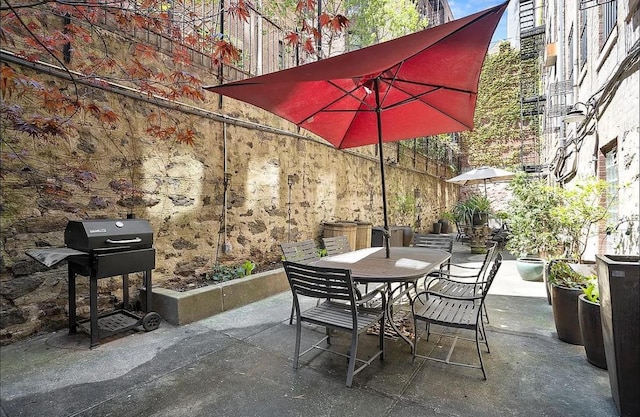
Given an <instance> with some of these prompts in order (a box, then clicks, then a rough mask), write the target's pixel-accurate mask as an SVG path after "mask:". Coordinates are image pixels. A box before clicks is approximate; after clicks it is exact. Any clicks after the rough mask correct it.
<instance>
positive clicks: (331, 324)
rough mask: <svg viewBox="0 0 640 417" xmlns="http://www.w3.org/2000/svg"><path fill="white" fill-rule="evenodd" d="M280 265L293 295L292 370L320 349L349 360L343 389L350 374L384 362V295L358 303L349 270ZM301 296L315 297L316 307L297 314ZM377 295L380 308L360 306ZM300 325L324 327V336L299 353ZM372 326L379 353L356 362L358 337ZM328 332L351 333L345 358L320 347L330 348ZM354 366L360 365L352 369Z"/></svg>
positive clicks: (366, 297) (349, 382)
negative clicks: (376, 333)
mask: <svg viewBox="0 0 640 417" xmlns="http://www.w3.org/2000/svg"><path fill="white" fill-rule="evenodd" d="M283 265H284V270H285V272H286V274H287V279H288V280H289V285H290V286H291V292H292V293H293V304H294V306H295V310H296V316H297V318H298V319H297V320H296V346H295V353H294V357H293V367H294V368H295V369H297V368H298V360H299V358H300V357H301V356H303V355H304V354H306V353H307V352H310V351H311V350H313V349H320V350H323V351H326V352H330V353H333V354H337V355H340V356H343V357H346V358H348V359H349V365H348V368H347V387H350V386H351V383H352V381H353V376H354V375H356V374H357V373H359V372H360V371H361V370H363V369H364V368H365V367H366V366H368V365H370V364H371V363H372V362H373V360H374V359H376V358H377V357H380V359H381V360H382V359H384V312H385V309H386V298H385V295H384V292H383V291H377V293H379V294H376V292H372V293H371V294H370V295H368V296H365V297H363V298H362V299H361V300H358V299H357V297H356V290H355V287H354V283H353V278H352V277H351V271H349V270H348V269H338V268H322V267H317V266H311V265H304V264H297V263H293V262H288V261H284V262H283ZM301 295H303V296H306V297H312V298H317V299H318V301H319V304H318V305H317V306H315V307H312V308H310V309H307V310H304V311H301V310H300V302H299V299H298V297H299V296H301ZM377 295H379V296H380V297H382V306H381V307H379V308H367V307H364V306H363V305H364V304H365V303H366V302H367V301H369V300H370V299H371V298H373V297H374V296H377ZM323 300H324V301H323ZM302 322H307V323H311V324H315V325H318V326H323V327H325V328H326V336H325V337H324V338H322V339H321V340H320V341H319V342H317V343H315V344H314V345H313V346H311V347H310V348H309V349H307V350H305V351H304V352H302V353H300V336H301V333H302ZM376 323H378V324H379V325H380V332H379V333H380V335H379V350H378V351H377V352H376V353H375V354H373V355H372V356H371V358H370V359H368V360H362V359H358V358H357V351H358V336H359V335H360V334H362V333H364V332H366V331H367V329H368V328H369V327H371V326H372V325H374V324H376ZM332 330H337V331H342V332H347V333H351V346H350V348H349V353H348V354H346V355H345V354H343V353H341V352H337V351H335V350H331V349H328V348H325V347H322V346H320V344H322V343H323V342H325V341H326V343H327V345H329V346H330V345H331V331H332ZM356 363H361V364H362V365H360V366H359V367H357V368H356Z"/></svg>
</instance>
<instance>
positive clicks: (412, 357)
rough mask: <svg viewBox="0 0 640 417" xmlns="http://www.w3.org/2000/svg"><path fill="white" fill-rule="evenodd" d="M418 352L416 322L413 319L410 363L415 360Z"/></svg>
mask: <svg viewBox="0 0 640 417" xmlns="http://www.w3.org/2000/svg"><path fill="white" fill-rule="evenodd" d="M417 352H418V320H416V318H415V316H414V317H413V347H412V351H411V363H413V362H415V360H416V353H417Z"/></svg>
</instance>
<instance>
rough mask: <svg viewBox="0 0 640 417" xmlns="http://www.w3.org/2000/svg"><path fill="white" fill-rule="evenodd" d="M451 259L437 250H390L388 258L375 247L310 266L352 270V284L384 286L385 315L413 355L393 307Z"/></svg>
mask: <svg viewBox="0 0 640 417" xmlns="http://www.w3.org/2000/svg"><path fill="white" fill-rule="evenodd" d="M450 257H451V254H450V253H449V252H446V251H441V250H436V249H428V248H420V247H391V251H390V253H389V257H388V258H387V257H386V253H385V248H383V247H376V248H365V249H359V250H356V251H353V252H347V253H343V254H340V255H334V256H326V257H323V258H320V259H318V260H317V261H314V262H312V263H311V264H312V265H314V266H321V267H327V268H341V269H349V270H350V271H351V276H352V277H353V280H354V281H355V282H358V283H381V284H385V286H386V291H387V294H388V297H389V301H388V302H387V310H386V311H385V316H386V318H387V321H388V322H389V325H390V326H391V328H392V329H393V330H394V331H395V332H396V333H397V334H398V335H399V336H400V337H401V338H402V339H403V340H404V341H405V342H407V344H408V345H409V346H411V350H412V351H413V348H414V343H413V340H411V339H410V338H408V337H407V336H406V335H404V334H403V333H402V332H400V331H399V329H398V327H397V325H396V324H395V323H394V322H393V304H394V303H396V302H397V301H400V300H401V299H402V298H403V297H404V296H405V295H407V294H408V293H409V291H411V289H413V288H414V287H415V283H416V281H417V280H418V279H420V278H424V277H426V276H427V274H429V273H430V272H433V271H434V270H436V269H438V268H439V267H440V266H441V265H442V264H443V263H444V262H446V261H447V260H449V258H450ZM394 284H395V285H394Z"/></svg>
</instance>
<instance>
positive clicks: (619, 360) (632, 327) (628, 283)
mask: <svg viewBox="0 0 640 417" xmlns="http://www.w3.org/2000/svg"><path fill="white" fill-rule="evenodd" d="M638 259H639V258H638V256H622V255H596V263H597V271H598V287H599V289H600V315H601V317H602V338H603V340H604V351H605V355H606V357H607V369H608V371H609V382H610V383H611V394H612V396H613V400H614V402H615V403H616V407H618V412H619V413H620V415H622V416H638V415H640V264H639V263H638Z"/></svg>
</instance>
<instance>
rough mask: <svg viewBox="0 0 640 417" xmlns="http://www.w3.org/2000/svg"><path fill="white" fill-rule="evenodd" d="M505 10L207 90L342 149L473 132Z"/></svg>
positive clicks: (382, 174)
mask: <svg viewBox="0 0 640 417" xmlns="http://www.w3.org/2000/svg"><path fill="white" fill-rule="evenodd" d="M506 7H507V3H503V4H501V5H499V6H495V7H493V8H490V9H487V10H485V11H482V12H478V13H475V14H473V15H470V16H467V17H464V18H462V19H457V20H454V21H451V22H449V23H445V24H443V25H440V26H436V27H433V28H430V29H425V30H422V31H420V32H416V33H413V34H410V35H407V36H403V37H401V38H397V39H394V40H391V41H388V42H383V43H380V44H377V45H373V46H369V47H367V48H363V49H359V50H357V51H353V52H348V53H345V54H342V55H338V56H335V57H332V58H328V59H324V60H321V61H317V62H312V63H310V64H306V65H301V66H299V67H294V68H290V69H286V70H283V71H278V72H274V73H270V74H266V75H261V76H258V77H253V78H248V79H245V80H241V81H236V82H232V83H228V84H222V85H218V86H209V87H205V89H206V90H209V91H212V92H214V93H218V94H222V95H225V96H228V97H232V98H234V99H237V100H241V101H244V102H247V103H250V104H253V105H255V106H258V107H261V108H263V109H265V110H267V111H269V112H271V113H274V114H277V115H278V116H280V117H282V118H284V119H287V120H289V121H291V122H293V123H295V124H296V125H298V126H300V127H302V128H304V129H306V130H308V131H310V132H313V133H315V134H317V135H318V136H320V137H321V138H323V139H325V140H326V141H328V142H330V143H331V144H332V145H333V146H335V147H336V148H338V149H344V148H353V147H357V146H364V145H372V144H379V145H380V166H381V180H382V199H383V202H382V204H383V208H384V228H385V232H386V233H385V246H386V250H387V254H388V253H389V241H388V229H389V225H388V219H387V201H386V191H385V180H384V157H383V154H382V143H383V142H392V141H398V140H402V139H410V138H415V137H421V136H428V135H436V134H440V133H449V132H459V131H463V130H469V129H472V128H473V115H474V111H475V105H476V95H477V91H478V80H479V78H480V70H481V68H482V63H483V62H484V58H485V55H486V53H487V49H488V47H489V42H490V41H491V37H492V36H493V32H494V31H495V28H496V26H497V25H498V22H499V21H500V17H501V16H502V14H503V13H504V10H505V9H506Z"/></svg>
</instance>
